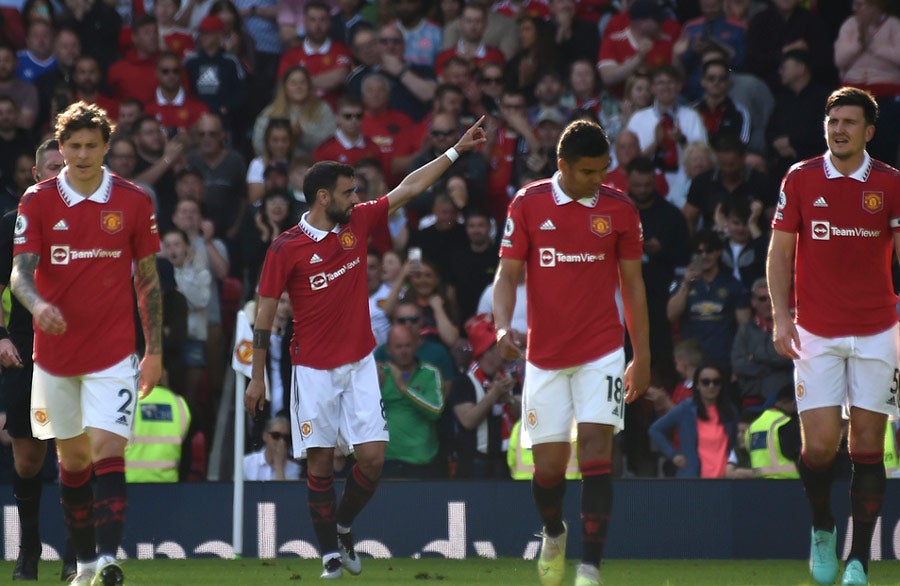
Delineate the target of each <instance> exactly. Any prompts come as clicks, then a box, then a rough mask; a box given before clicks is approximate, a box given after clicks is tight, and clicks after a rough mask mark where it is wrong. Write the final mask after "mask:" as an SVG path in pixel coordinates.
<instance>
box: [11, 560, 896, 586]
mask: <svg viewBox="0 0 900 586" xmlns="http://www.w3.org/2000/svg"><path fill="white" fill-rule="evenodd" d="M60 566H61V562H58V561H55V562H41V566H40V580H39V581H38V582H36V583H37V584H61V582H60V581H59V570H60ZM575 567H576V562H575V561H573V560H570V562H569V568H568V570H567V573H566V579H565V580H564V581H563V584H564V585H568V584H572V583H573V582H574V580H575ZM12 568H13V563H12V562H0V584H7V583H10V576H11V575H12ZM123 568H124V569H125V574H126V581H125V584H126V586H225V585H229V586H230V585H234V586H244V585H246V586H272V585H273V584H295V583H297V582H301V583H303V584H310V583H319V573H320V572H321V570H322V565H321V562H320V561H319V560H307V559H300V558H278V559H271V560H258V559H242V560H222V559H190V560H166V559H159V560H129V561H126V562H124V563H123ZM601 573H602V578H603V584H604V585H605V586H782V585H784V586H813V585H814V582H812V580H811V579H810V578H809V574H808V572H807V569H806V562H805V561H802V560H796V561H792V560H788V561H785V560H775V561H722V560H685V561H648V560H609V561H606V562H604V563H603V569H602V572H601ZM838 580H840V577H838ZM34 583H35V582H32V584H34ZM339 583H344V584H348V585H350V584H359V585H360V586H362V585H366V586H389V585H390V586H394V585H395V584H401V585H402V584H416V585H419V586H428V585H429V584H433V585H435V586H437V585H440V586H469V585H479V584H485V585H487V584H490V585H492V586H506V585H509V586H519V585H523V586H528V585H531V584H534V585H537V584H538V579H537V572H536V570H535V566H534V562H530V561H524V560H520V559H513V558H501V559H498V560H487V559H481V558H478V559H468V560H447V559H444V558H422V559H410V558H393V559H389V560H373V559H369V558H364V559H363V573H362V574H361V575H360V576H350V575H349V574H347V573H345V574H344V578H343V580H342V581H341V582H339ZM869 584H870V586H897V585H898V584H900V561H890V562H872V564H871V567H870V581H869Z"/></svg>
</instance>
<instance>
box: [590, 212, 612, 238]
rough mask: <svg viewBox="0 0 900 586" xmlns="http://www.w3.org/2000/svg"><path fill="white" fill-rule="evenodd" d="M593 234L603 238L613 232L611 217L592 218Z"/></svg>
mask: <svg viewBox="0 0 900 586" xmlns="http://www.w3.org/2000/svg"><path fill="white" fill-rule="evenodd" d="M591 232H593V233H594V234H596V235H597V236H599V237H600V238H603V237H604V236H606V235H607V234H609V233H610V232H612V218H610V217H609V216H591Z"/></svg>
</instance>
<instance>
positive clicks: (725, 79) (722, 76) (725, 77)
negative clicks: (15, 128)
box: [703, 74, 728, 82]
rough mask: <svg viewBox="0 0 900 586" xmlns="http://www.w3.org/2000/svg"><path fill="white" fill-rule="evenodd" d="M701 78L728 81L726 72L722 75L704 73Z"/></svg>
mask: <svg viewBox="0 0 900 586" xmlns="http://www.w3.org/2000/svg"><path fill="white" fill-rule="evenodd" d="M703 79H705V80H706V81H712V82H716V81H728V74H723V75H704V76H703Z"/></svg>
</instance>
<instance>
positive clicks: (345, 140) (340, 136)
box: [334, 128, 366, 149]
mask: <svg viewBox="0 0 900 586" xmlns="http://www.w3.org/2000/svg"><path fill="white" fill-rule="evenodd" d="M334 137H335V138H336V139H337V141H338V142H339V143H341V146H342V147H344V148H345V149H364V148H366V139H365V137H364V136H363V135H362V134H360V135H359V137H358V138H357V139H356V140H355V141H351V140H350V137H348V136H347V135H346V134H344V131H343V130H341V129H340V128H338V129H337V130H335V131H334Z"/></svg>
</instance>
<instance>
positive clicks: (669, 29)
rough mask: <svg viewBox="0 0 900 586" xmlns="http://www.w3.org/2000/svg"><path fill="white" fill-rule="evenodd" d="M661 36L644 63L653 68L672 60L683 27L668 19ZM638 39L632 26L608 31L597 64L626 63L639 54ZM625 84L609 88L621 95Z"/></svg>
mask: <svg viewBox="0 0 900 586" xmlns="http://www.w3.org/2000/svg"><path fill="white" fill-rule="evenodd" d="M661 28H662V30H661V31H660V33H659V37H658V38H657V39H656V41H655V42H654V43H653V48H652V49H650V51H649V52H648V53H647V54H646V55H645V56H644V65H646V66H647V69H650V70H653V69H656V68H657V67H659V66H660V65H664V64H667V63H671V62H672V49H673V47H674V45H675V41H676V39H678V36H679V34H681V27H680V26H678V24H677V23H674V22H673V21H671V20H666V21H665V22H664V23H663V25H662V27H661ZM637 53H638V50H637V41H636V40H635V38H634V35H632V34H631V27H626V28H625V29H622V30H616V31H607V32H606V34H605V35H603V41H602V42H601V44H600V52H599V53H598V54H597V65H598V66H600V65H603V64H604V63H610V62H612V63H624V62H625V61H628V60H629V59H631V58H632V57H634V56H635V55H637ZM624 87H625V84H624V83H623V84H618V85H616V86H614V87H610V88H607V89H608V90H609V91H610V92H612V93H614V94H615V95H616V96H620V95H621V93H622V91H623V88H624Z"/></svg>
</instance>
